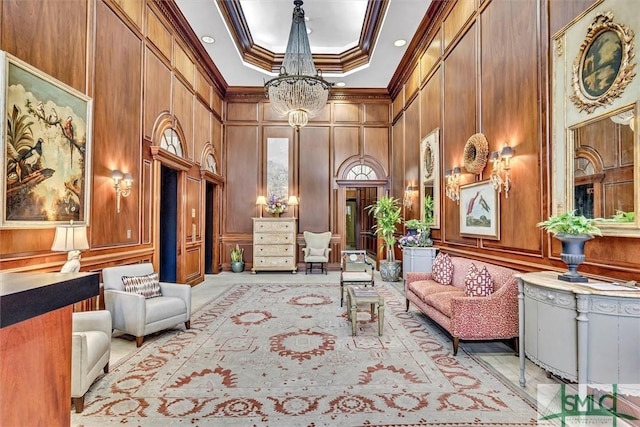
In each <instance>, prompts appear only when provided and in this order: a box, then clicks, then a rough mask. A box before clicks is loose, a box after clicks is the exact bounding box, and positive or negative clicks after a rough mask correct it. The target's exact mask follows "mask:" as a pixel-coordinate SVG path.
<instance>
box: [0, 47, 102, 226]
mask: <svg viewBox="0 0 640 427" xmlns="http://www.w3.org/2000/svg"><path fill="white" fill-rule="evenodd" d="M0 74H1V76H2V77H1V79H2V80H1V81H0V89H1V90H2V93H3V94H4V102H2V103H0V112H1V113H2V118H3V119H2V120H1V121H0V130H1V132H2V167H3V170H2V174H0V184H1V186H2V199H1V200H0V210H1V213H0V216H1V218H0V227H2V228H38V227H42V228H44V227H55V226H56V225H57V224H60V223H68V222H69V220H73V221H74V222H75V223H79V224H85V225H88V223H89V209H88V206H89V189H90V177H91V175H90V166H91V129H92V123H91V112H92V105H91V99H90V98H89V97H87V96H86V95H84V94H82V93H80V92H78V91H77V90H75V89H73V88H71V87H69V86H67V85H65V84H64V83H62V82H60V81H57V80H56V79H54V78H53V77H51V76H48V75H46V74H45V73H43V72H41V71H39V70H37V69H35V68H34V67H32V66H30V65H29V64H27V63H25V62H23V61H21V60H19V59H17V58H15V57H13V56H12V55H10V54H8V53H6V52H0Z"/></svg>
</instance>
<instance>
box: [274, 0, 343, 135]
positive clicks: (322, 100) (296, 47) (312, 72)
mask: <svg viewBox="0 0 640 427" xmlns="http://www.w3.org/2000/svg"><path fill="white" fill-rule="evenodd" d="M293 4H294V5H295V7H294V8H293V20H292V22H291V31H290V32H289V41H288V42H287V51H286V52H285V54H284V60H283V61H282V66H281V67H280V74H279V75H278V77H275V78H273V79H271V80H269V81H268V82H266V83H265V85H264V88H265V92H266V95H267V97H268V98H269V101H270V102H271V106H272V107H273V109H274V110H275V111H276V112H277V113H279V114H282V115H288V116H289V125H291V126H292V127H294V128H296V129H298V130H299V129H300V128H301V127H303V126H305V125H306V124H307V123H308V122H309V118H310V117H314V116H317V115H318V113H320V111H322V109H323V108H324V106H325V105H326V104H327V98H328V97H329V89H330V88H331V83H329V82H327V81H326V80H325V79H323V78H322V74H321V72H320V70H317V71H316V67H315V65H314V64H313V56H312V55H311V48H310V47H309V38H308V37H307V26H306V24H305V22H304V10H303V9H302V0H295V1H294V2H293Z"/></svg>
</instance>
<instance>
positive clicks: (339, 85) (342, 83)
mask: <svg viewBox="0 0 640 427" xmlns="http://www.w3.org/2000/svg"><path fill="white" fill-rule="evenodd" d="M346 85H347V84H346V83H345V82H338V83H336V86H338V87H345V86H346Z"/></svg>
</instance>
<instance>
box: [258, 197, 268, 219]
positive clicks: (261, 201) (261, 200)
mask: <svg viewBox="0 0 640 427" xmlns="http://www.w3.org/2000/svg"><path fill="white" fill-rule="evenodd" d="M266 204H267V198H266V197H264V196H258V198H257V199H256V206H259V207H258V210H259V211H260V218H262V207H263V206H265V205H266Z"/></svg>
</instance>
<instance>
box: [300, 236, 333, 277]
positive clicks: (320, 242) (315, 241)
mask: <svg viewBox="0 0 640 427" xmlns="http://www.w3.org/2000/svg"><path fill="white" fill-rule="evenodd" d="M303 235H304V243H305V247H304V248H302V252H303V253H304V262H305V271H304V274H307V273H311V272H313V264H320V271H321V272H323V273H324V274H327V263H328V262H329V252H331V248H330V247H329V242H330V241H331V232H330V231H325V232H324V233H312V232H310V231H305V232H304V233H303Z"/></svg>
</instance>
